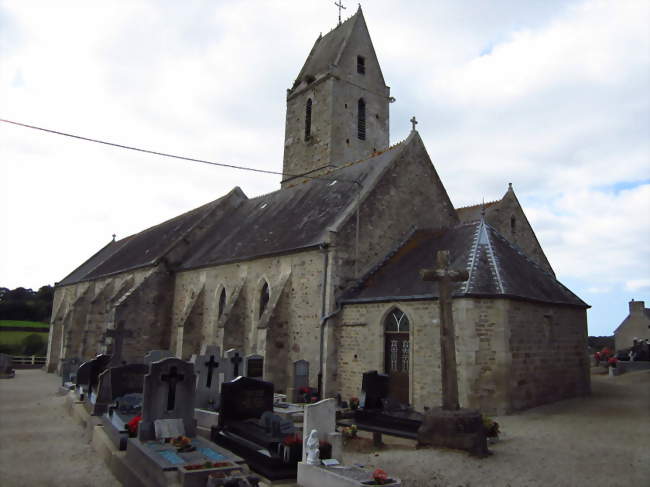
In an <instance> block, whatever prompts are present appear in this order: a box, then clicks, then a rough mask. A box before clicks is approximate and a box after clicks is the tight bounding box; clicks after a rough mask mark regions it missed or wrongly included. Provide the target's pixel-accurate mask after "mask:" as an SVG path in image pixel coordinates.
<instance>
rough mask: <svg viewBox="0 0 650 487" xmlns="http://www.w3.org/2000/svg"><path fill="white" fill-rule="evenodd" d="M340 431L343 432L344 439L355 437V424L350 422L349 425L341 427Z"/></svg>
mask: <svg viewBox="0 0 650 487" xmlns="http://www.w3.org/2000/svg"><path fill="white" fill-rule="evenodd" d="M341 433H343V438H344V439H349V438H356V437H357V425H356V424H351V425H350V426H344V427H343V428H342V429H341Z"/></svg>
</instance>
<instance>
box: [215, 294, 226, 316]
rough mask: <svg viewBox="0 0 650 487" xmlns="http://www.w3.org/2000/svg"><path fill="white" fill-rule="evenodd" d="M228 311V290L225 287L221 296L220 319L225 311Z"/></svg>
mask: <svg viewBox="0 0 650 487" xmlns="http://www.w3.org/2000/svg"><path fill="white" fill-rule="evenodd" d="M225 309H226V288H225V287H224V288H223V289H222V290H221V294H219V309H218V311H217V314H218V317H219V318H221V315H222V314H223V312H224V310H225Z"/></svg>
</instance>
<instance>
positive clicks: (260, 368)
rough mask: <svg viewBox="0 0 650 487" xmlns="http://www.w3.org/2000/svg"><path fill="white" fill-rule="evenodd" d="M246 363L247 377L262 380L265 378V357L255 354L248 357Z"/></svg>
mask: <svg viewBox="0 0 650 487" xmlns="http://www.w3.org/2000/svg"><path fill="white" fill-rule="evenodd" d="M244 363H245V366H244V376H245V377H250V378H251V379H262V378H263V377H264V357H262V356H261V355H257V354H256V353H253V354H250V355H247V356H246V359H245V360H244Z"/></svg>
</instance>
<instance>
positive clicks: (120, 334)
mask: <svg viewBox="0 0 650 487" xmlns="http://www.w3.org/2000/svg"><path fill="white" fill-rule="evenodd" d="M104 336H105V337H110V338H112V339H113V348H112V351H111V355H113V358H112V359H111V365H121V362H122V346H123V345H124V338H131V337H132V336H133V332H132V331H131V330H125V329H124V322H122V321H121V322H119V323H118V324H117V326H115V328H109V329H108V330H106V333H105V334H104Z"/></svg>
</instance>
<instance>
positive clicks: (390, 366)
mask: <svg viewBox="0 0 650 487" xmlns="http://www.w3.org/2000/svg"><path fill="white" fill-rule="evenodd" d="M384 336H385V345H384V368H385V371H386V374H388V378H389V380H388V395H389V396H390V397H392V398H393V399H396V400H398V401H399V402H401V403H403V404H408V403H409V366H410V363H409V357H410V353H409V352H410V346H411V343H410V341H409V334H408V333H386V334H385V335H384Z"/></svg>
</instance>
